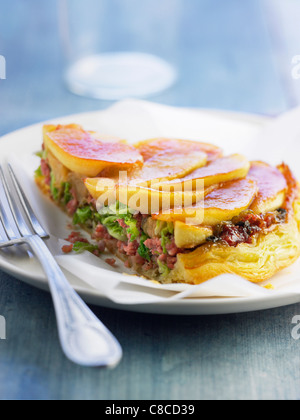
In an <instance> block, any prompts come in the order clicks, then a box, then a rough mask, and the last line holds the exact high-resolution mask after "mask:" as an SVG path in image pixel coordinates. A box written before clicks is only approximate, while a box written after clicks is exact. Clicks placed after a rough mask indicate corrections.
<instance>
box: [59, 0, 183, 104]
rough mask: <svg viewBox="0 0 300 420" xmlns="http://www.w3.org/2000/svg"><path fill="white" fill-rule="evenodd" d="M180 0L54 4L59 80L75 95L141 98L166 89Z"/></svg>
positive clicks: (172, 76)
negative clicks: (62, 64) (62, 63)
mask: <svg viewBox="0 0 300 420" xmlns="http://www.w3.org/2000/svg"><path fill="white" fill-rule="evenodd" d="M181 4H182V0H59V12H60V26H61V35H62V41H63V47H64V53H65V59H66V69H65V74H64V78H65V81H66V83H67V86H68V88H69V89H70V90H71V91H72V92H73V93H76V94H79V95H83V96H88V97H94V98H99V99H110V100H116V99H122V98H125V97H146V96H149V95H153V94H156V93H159V92H161V91H163V90H165V89H167V88H169V87H170V86H171V85H173V83H174V82H175V81H176V78H177V72H176V69H175V67H174V66H173V65H172V64H171V62H172V53H173V52H174V51H176V32H177V24H178V17H179V16H180V8H181Z"/></svg>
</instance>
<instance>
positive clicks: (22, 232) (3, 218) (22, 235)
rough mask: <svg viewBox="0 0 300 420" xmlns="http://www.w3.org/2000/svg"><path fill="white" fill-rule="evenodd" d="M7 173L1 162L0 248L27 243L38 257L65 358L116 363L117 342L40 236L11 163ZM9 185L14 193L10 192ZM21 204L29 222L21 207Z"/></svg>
mask: <svg viewBox="0 0 300 420" xmlns="http://www.w3.org/2000/svg"><path fill="white" fill-rule="evenodd" d="M8 174H9V177H7V176H6V175H5V172H4V170H3V168H2V167H1V166H0V222H1V224H2V228H3V229H2V230H3V233H2V235H1V231H0V249H1V248H5V247H8V246H13V245H18V244H27V245H28V246H29V247H30V248H31V250H32V252H33V253H34V255H35V256H36V257H37V258H38V260H39V261H40V263H41V265H42V267H43V270H44V272H45V274H46V276H47V278H48V281H49V288H50V291H51V295H52V298H53V303H54V308H55V312H56V319H57V325H58V332H59V337H60V342H61V346H62V349H63V351H64V353H65V355H66V356H67V358H68V359H69V360H71V361H72V362H74V363H76V364H79V365H81V366H89V367H100V366H108V367H113V366H116V365H117V364H118V362H119V361H120V360H121V357H122V349H121V346H120V344H119V342H118V341H117V340H116V338H115V337H114V336H113V335H112V334H111V332H110V331H109V330H108V329H107V328H106V327H105V326H104V325H103V324H102V322H101V321H100V320H99V319H98V318H97V317H96V316H95V315H94V314H93V312H92V311H91V310H90V309H89V308H88V306H87V305H86V304H85V303H84V302H83V300H82V299H81V298H80V297H79V296H78V294H77V293H76V292H75V291H74V289H73V288H72V287H71V286H70V284H69V283H68V281H67V279H66V277H65V276H64V274H63V272H62V271H61V269H60V267H59V266H58V264H57V262H56V261H55V259H54V257H53V256H52V254H51V252H50V251H49V249H48V247H47V246H46V244H45V243H44V240H43V239H47V238H49V235H48V233H47V232H45V231H44V229H43V228H42V226H41V225H40V223H39V221H38V219H37V217H36V216H35V214H34V212H33V209H32V207H31V205H30V203H29V201H28V199H27V198H26V196H25V194H24V191H23V190H22V187H21V186H20V184H19V181H18V179H17V177H16V176H15V173H14V171H13V169H12V167H11V165H8ZM9 178H10V180H9ZM9 181H10V182H9ZM10 185H11V186H12V190H15V193H16V194H13V193H12V194H11V193H10ZM20 204H21V206H22V208H23V209H24V211H25V213H26V215H27V218H28V220H29V221H30V225H29V224H28V223H27V222H26V218H25V217H23V214H22V212H21V211H20ZM29 226H30V227H29ZM31 229H32V230H31ZM32 231H33V232H34V233H32ZM42 238H43V239H42Z"/></svg>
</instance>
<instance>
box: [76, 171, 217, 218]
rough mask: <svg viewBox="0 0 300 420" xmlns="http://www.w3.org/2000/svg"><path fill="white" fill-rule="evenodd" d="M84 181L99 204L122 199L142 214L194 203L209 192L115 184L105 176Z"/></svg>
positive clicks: (108, 203)
mask: <svg viewBox="0 0 300 420" xmlns="http://www.w3.org/2000/svg"><path fill="white" fill-rule="evenodd" d="M84 183H85V186H86V188H87V189H88V191H89V193H90V194H91V195H92V197H93V198H94V199H95V200H97V203H98V204H100V205H103V206H104V205H106V206H107V205H111V204H114V203H115V202H116V201H120V202H121V203H123V204H126V205H127V206H128V207H129V208H130V209H133V210H136V211H138V212H140V213H141V214H152V213H156V212H160V211H165V210H169V209H171V208H174V207H182V206H183V205H184V204H186V205H192V204H194V203H196V202H198V201H199V200H201V199H203V197H204V196H205V194H207V193H208V192H209V191H208V190H204V189H202V190H199V191H196V192H193V191H187V192H182V191H178V192H171V193H169V192H165V191H163V192H160V191H157V190H152V189H151V188H145V187H139V186H138V187H135V186H129V185H125V186H124V185H115V184H114V181H113V180H111V179H104V178H87V179H86V180H85V181H84Z"/></svg>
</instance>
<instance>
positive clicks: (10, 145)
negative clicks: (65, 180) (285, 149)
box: [0, 110, 300, 315]
mask: <svg viewBox="0 0 300 420" xmlns="http://www.w3.org/2000/svg"><path fill="white" fill-rule="evenodd" d="M192 112H193V113H195V112H199V117H200V116H201V117H202V118H203V117H205V116H207V117H208V120H209V123H208V126H207V127H206V133H205V134H207V132H208V131H210V134H211V135H210V138H207V137H206V139H207V141H211V142H213V139H216V140H219V142H220V141H221V140H222V136H223V135H224V130H222V125H223V126H224V128H225V127H226V131H227V133H226V135H227V136H231V137H232V138H233V140H234V139H235V141H236V144H238V142H240V141H249V139H251V138H252V136H253V135H255V133H258V132H259V131H260V130H261V128H262V126H263V125H264V123H265V122H266V120H265V119H264V118H262V117H256V116H252V115H244V114H234V113H224V112H216V111H195V110H193V111H192ZM105 115H106V114H105V111H100V112H92V113H86V114H79V115H74V116H69V117H64V118H60V119H58V120H56V121H52V122H54V123H62V124H64V123H71V122H76V123H79V124H82V125H83V126H85V127H91V128H92V129H94V128H96V126H99V125H100V126H101V124H103V118H104V117H105ZM41 129H42V124H37V125H34V126H31V127H27V128H24V129H22V130H18V131H16V132H14V133H11V134H8V135H6V136H4V137H2V138H1V140H0V161H3V160H5V159H6V158H7V157H9V156H11V155H13V154H16V153H17V154H18V155H19V156H22V155H29V154H31V153H32V154H33V153H34V152H36V151H37V150H39V148H40V145H41V141H42V140H41ZM107 134H108V133H107ZM112 134H115V135H118V133H117V130H116V133H112ZM199 137H201V133H199ZM216 143H217V142H216ZM44 205H45V206H50V207H49V209H47V211H49V214H55V217H57V218H58V219H59V220H58V221H59V223H65V217H66V216H65V215H64V214H63V213H60V211H59V210H57V209H56V208H54V207H55V206H54V205H53V208H52V207H51V206H52V205H51V203H49V202H48V201H47V202H45V203H44ZM44 208H45V209H46V207H44ZM45 211H46V210H45ZM58 212H59V213H58ZM60 218H61V220H60ZM51 233H53V232H51ZM0 269H1V270H3V271H5V272H6V273H8V274H10V275H12V276H14V277H15V278H17V279H19V280H21V281H24V282H26V283H28V284H30V285H32V286H34V287H37V288H40V289H43V290H48V285H47V280H46V278H45V276H44V273H43V271H42V269H41V267H40V265H39V264H38V263H37V262H36V260H35V259H34V258H29V257H28V258H26V257H22V258H20V257H18V256H15V255H11V254H10V253H8V254H6V253H1V254H0ZM109 273H111V269H109V268H108V269H107V275H108V276H109ZM66 275H67V278H68V280H69V281H70V283H71V284H72V285H73V286H74V288H75V289H76V290H77V292H78V293H79V294H80V295H81V296H82V297H83V298H84V300H85V301H86V302H87V303H90V304H95V305H99V306H105V307H110V308H116V309H122V310H130V311H137V312H145V313H157V314H174V315H203V314H206V315H211V314H226V313H237V312H248V311H255V310H261V309H269V308H275V307H280V306H285V305H289V304H293V303H297V302H299V301H300V298H299V296H297V295H295V294H294V293H288V292H282V293H276V294H270V295H268V296H261V297H251V298H249V297H247V298H201V299H199V298H189V299H183V300H179V301H172V300H170V301H164V302H156V303H153V302H152V303H146V304H134V305H133V304H119V303H115V302H113V301H111V300H110V299H109V298H108V297H107V296H105V295H104V294H101V292H100V291H98V290H96V289H94V288H92V287H90V286H89V285H88V284H86V283H84V282H81V281H80V280H78V279H77V278H76V277H74V276H73V275H71V274H70V273H68V272H66Z"/></svg>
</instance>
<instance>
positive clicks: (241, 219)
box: [37, 156, 288, 276]
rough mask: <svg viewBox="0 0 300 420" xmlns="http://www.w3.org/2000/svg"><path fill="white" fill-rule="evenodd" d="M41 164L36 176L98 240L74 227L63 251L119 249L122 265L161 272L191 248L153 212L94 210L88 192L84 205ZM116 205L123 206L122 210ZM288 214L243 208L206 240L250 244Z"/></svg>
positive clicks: (171, 225) (116, 209)
mask: <svg viewBox="0 0 300 420" xmlns="http://www.w3.org/2000/svg"><path fill="white" fill-rule="evenodd" d="M39 169H40V170H39V171H37V174H39V175H37V176H43V177H44V183H45V184H47V185H48V186H49V187H50V192H51V196H52V198H53V199H54V200H55V201H56V202H57V203H58V204H60V205H61V206H62V207H63V208H64V209H65V210H66V211H67V213H68V214H69V215H70V216H73V225H75V226H76V225H79V226H82V227H84V228H87V229H88V230H89V231H91V232H92V239H93V240H94V241H95V242H96V244H90V243H89V241H87V240H86V239H85V238H83V237H82V236H81V235H80V234H78V233H76V232H73V233H72V234H71V235H70V236H69V238H67V241H68V242H70V243H71V244H70V245H65V246H64V247H63V251H64V252H65V253H69V252H71V251H76V252H80V251H90V252H92V253H93V254H95V255H97V256H99V255H100V254H101V253H103V252H104V251H105V249H108V250H110V251H112V252H115V251H116V250H118V252H119V254H120V255H124V256H125V257H126V258H125V259H126V262H125V264H126V265H127V266H128V267H132V266H137V265H138V266H141V267H142V269H143V271H149V270H158V271H159V273H160V274H161V275H162V276H163V275H167V274H168V273H169V272H170V270H173V269H174V267H175V264H176V262H177V255H178V254H179V253H186V252H191V250H187V249H179V248H178V247H177V246H176V244H175V239H174V225H173V223H166V222H159V221H155V220H153V219H152V218H151V216H145V215H141V214H132V213H131V212H130V211H129V209H127V212H126V211H125V214H124V211H123V210H124V207H126V206H123V205H122V204H120V203H116V204H115V205H114V206H112V207H114V208H113V209H109V208H104V209H103V211H102V213H101V212H100V213H98V212H97V209H96V204H95V200H93V199H92V197H88V198H87V200H86V202H85V203H83V204H82V203H80V201H79V197H77V194H76V191H75V189H74V188H73V187H72V185H71V184H69V183H63V184H62V185H61V187H60V188H59V186H58V187H57V183H56V182H55V174H54V173H53V171H52V170H51V167H50V165H49V162H48V160H47V157H46V156H44V158H43V159H42V160H41V167H40V168H39ZM126 208H127V207H126ZM119 209H122V212H120V211H119ZM111 210H112V211H111ZM287 214H288V211H287V210H286V209H278V210H276V211H274V212H271V213H266V214H262V215H257V214H255V213H253V212H252V211H246V212H243V213H241V215H240V216H238V217H236V218H234V219H233V220H232V221H230V222H224V223H221V224H220V225H218V226H216V227H215V228H214V234H213V235H212V236H210V237H209V238H207V242H211V243H218V242H222V243H225V244H227V245H229V246H233V247H236V246H238V245H239V244H241V243H248V244H250V243H252V241H253V237H254V235H256V234H257V233H261V232H263V231H266V230H269V229H271V228H272V227H273V226H275V225H277V224H279V223H285V222H286V220H287Z"/></svg>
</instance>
